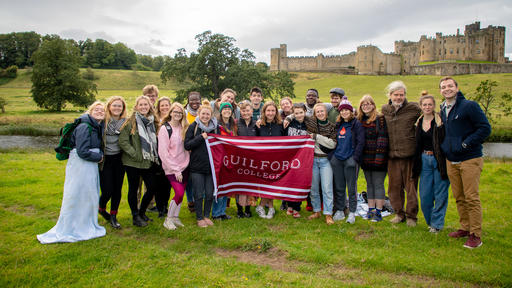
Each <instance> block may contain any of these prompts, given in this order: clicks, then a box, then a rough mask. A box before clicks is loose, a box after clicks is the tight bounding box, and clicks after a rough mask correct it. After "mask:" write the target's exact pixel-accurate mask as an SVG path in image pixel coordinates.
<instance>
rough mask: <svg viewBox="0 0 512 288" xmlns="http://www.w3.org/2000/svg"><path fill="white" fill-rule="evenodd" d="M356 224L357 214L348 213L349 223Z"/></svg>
mask: <svg viewBox="0 0 512 288" xmlns="http://www.w3.org/2000/svg"><path fill="white" fill-rule="evenodd" d="M354 222H356V213H354V212H350V213H348V217H347V223H350V224H354Z"/></svg>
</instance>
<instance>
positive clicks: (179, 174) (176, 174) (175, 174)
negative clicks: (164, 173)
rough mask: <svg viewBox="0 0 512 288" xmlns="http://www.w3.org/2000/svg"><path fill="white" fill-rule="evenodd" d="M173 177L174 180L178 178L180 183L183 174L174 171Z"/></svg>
mask: <svg viewBox="0 0 512 288" xmlns="http://www.w3.org/2000/svg"><path fill="white" fill-rule="evenodd" d="M174 177H176V180H178V182H180V183H182V182H183V174H181V173H174Z"/></svg>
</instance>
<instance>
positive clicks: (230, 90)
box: [220, 88, 237, 103]
mask: <svg viewBox="0 0 512 288" xmlns="http://www.w3.org/2000/svg"><path fill="white" fill-rule="evenodd" d="M226 93H232V94H233V95H234V96H235V97H234V99H236V95H237V94H236V91H235V90H233V89H231V88H226V89H224V90H223V91H222V92H221V93H220V99H222V95H224V94H226ZM233 103H235V101H234V100H233Z"/></svg>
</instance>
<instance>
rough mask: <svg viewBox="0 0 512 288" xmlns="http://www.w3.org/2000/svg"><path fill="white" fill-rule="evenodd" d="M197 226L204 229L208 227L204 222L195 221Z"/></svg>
mask: <svg viewBox="0 0 512 288" xmlns="http://www.w3.org/2000/svg"><path fill="white" fill-rule="evenodd" d="M197 226H199V227H201V228H206V227H208V224H207V223H206V221H204V219H203V220H197Z"/></svg>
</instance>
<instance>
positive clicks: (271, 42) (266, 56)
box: [0, 0, 512, 63]
mask: <svg viewBox="0 0 512 288" xmlns="http://www.w3.org/2000/svg"><path fill="white" fill-rule="evenodd" d="M0 3H1V4H0V19H1V21H0V33H10V32H20V31H35V32H37V33H39V34H43V35H44V34H58V35H60V36H61V37H64V38H73V39H75V40H84V39H86V38H91V39H93V40H94V39H96V38H101V39H105V40H107V41H109V42H111V43H116V42H122V43H125V44H126V45H127V46H128V47H130V48H132V49H134V50H135V51H136V52H137V53H140V54H150V55H153V56H156V55H171V56H172V55H174V53H175V52H176V50H177V49H178V48H185V49H186V50H187V52H191V51H193V50H195V49H196V48H197V44H196V41H195V40H194V36H195V35H197V34H200V33H202V32H204V31H206V30H211V31H212V32H213V33H221V34H224V35H227V36H231V37H233V38H235V39H236V40H237V42H236V45H237V46H238V47H240V48H242V49H245V48H247V49H249V50H251V51H253V52H254V54H255V55H256V57H257V61H264V62H267V63H270V48H273V47H279V44H281V43H286V44H288V55H289V56H315V55H317V54H318V53H323V54H324V55H335V54H346V53H349V52H351V51H355V50H356V48H357V46H359V45H367V44H373V45H376V46H378V47H379V48H380V49H381V50H382V51H383V52H393V50H394V46H393V44H394V41H395V40H409V41H419V38H420V36H421V35H423V34H426V35H427V36H429V37H432V36H435V33H436V32H442V33H443V34H445V35H449V34H455V33H456V32H457V28H459V29H460V32H461V33H463V32H464V25H466V24H470V23H473V22H475V21H480V23H481V27H487V26H488V25H493V26H505V28H506V40H505V54H506V56H507V57H511V58H512V37H511V36H512V34H511V29H512V25H511V23H512V1H510V0H508V1H505V0H504V1H492V0H485V1H482V0H479V1H473V0H465V1H446V0H442V1H437V0H433V1H398V0H375V1H373V0H355V1H353V0H343V1H335V0H332V1H327V0H314V1H311V0H301V1H280V0H271V1H267V0H258V1H243V0H238V1H231V0H229V1H228V0H214V1H212V0H209V1H198V0H195V1H194V0H185V1H183V0H181V1H173V0H169V1H165V0H136V1H133V0H109V1H100V0H85V1H84V0H82V1H74V0H67V1H64V0H62V1H57V0H45V1H36V0H32V1H29V0H14V1H12V0H9V1H7V0H0Z"/></svg>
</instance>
